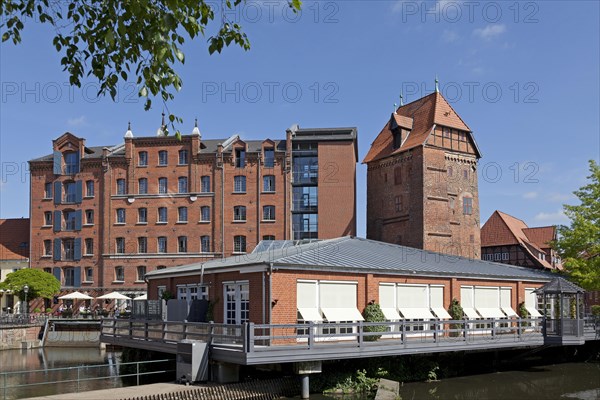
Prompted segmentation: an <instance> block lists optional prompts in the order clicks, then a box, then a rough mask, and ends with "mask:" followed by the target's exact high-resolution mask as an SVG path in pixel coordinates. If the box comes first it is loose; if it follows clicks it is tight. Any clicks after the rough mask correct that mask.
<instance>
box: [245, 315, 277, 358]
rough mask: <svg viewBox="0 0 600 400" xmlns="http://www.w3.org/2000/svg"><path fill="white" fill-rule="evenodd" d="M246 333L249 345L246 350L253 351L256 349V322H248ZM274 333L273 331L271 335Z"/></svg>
mask: <svg viewBox="0 0 600 400" xmlns="http://www.w3.org/2000/svg"><path fill="white" fill-rule="evenodd" d="M271 329H272V328H271ZM246 334H247V335H248V347H247V348H246V351H247V352H248V353H252V352H253V351H254V322H248V325H247V326H246ZM272 334H273V332H271V335H272Z"/></svg>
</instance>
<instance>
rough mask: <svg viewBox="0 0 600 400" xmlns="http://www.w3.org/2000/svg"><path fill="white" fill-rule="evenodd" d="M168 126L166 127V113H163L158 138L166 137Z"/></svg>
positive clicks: (157, 132)
mask: <svg viewBox="0 0 600 400" xmlns="http://www.w3.org/2000/svg"><path fill="white" fill-rule="evenodd" d="M166 128H167V127H166V126H165V112H164V111H163V112H162V121H161V123H160V128H158V130H157V131H156V136H165V131H166Z"/></svg>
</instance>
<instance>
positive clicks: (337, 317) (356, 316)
mask: <svg viewBox="0 0 600 400" xmlns="http://www.w3.org/2000/svg"><path fill="white" fill-rule="evenodd" d="M321 311H323V314H324V315H325V318H326V319H327V321H329V322H342V321H364V320H365V319H364V318H363V316H362V314H361V313H360V312H359V311H358V310H357V309H356V308H321Z"/></svg>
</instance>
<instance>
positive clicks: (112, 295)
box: [96, 292, 131, 300]
mask: <svg viewBox="0 0 600 400" xmlns="http://www.w3.org/2000/svg"><path fill="white" fill-rule="evenodd" d="M96 298H97V299H114V300H131V298H130V297H127V296H125V295H124V294H122V293H119V292H110V293H106V294H103V295H102V296H98V297H96Z"/></svg>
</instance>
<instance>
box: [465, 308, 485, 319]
mask: <svg viewBox="0 0 600 400" xmlns="http://www.w3.org/2000/svg"><path fill="white" fill-rule="evenodd" d="M463 312H464V313H465V315H466V316H467V318H469V319H477V318H481V317H480V316H479V314H477V311H475V309H474V308H469V307H465V308H463Z"/></svg>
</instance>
